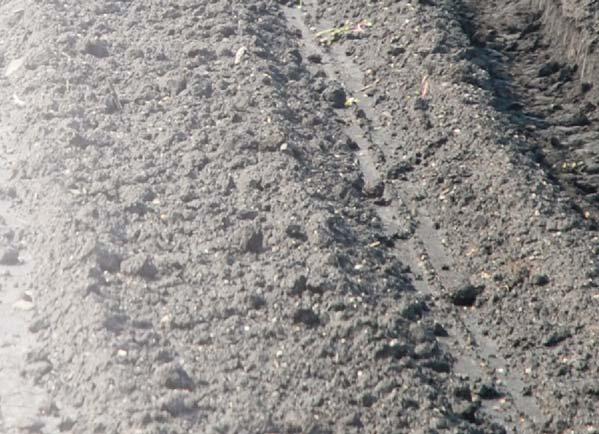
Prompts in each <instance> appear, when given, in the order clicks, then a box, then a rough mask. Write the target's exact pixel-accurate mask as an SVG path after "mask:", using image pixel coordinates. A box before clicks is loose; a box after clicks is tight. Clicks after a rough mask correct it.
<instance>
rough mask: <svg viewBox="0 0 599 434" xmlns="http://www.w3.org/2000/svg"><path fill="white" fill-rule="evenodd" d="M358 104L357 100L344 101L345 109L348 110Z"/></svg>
mask: <svg viewBox="0 0 599 434" xmlns="http://www.w3.org/2000/svg"><path fill="white" fill-rule="evenodd" d="M359 102H360V100H359V99H358V98H347V99H346V100H345V103H344V104H345V107H347V108H350V107H351V106H354V105H357V104H358V103H359Z"/></svg>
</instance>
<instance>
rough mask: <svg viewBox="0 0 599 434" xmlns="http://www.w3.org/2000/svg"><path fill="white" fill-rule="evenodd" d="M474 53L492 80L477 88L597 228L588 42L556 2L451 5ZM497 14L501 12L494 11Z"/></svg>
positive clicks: (597, 146) (598, 159)
mask: <svg viewBox="0 0 599 434" xmlns="http://www.w3.org/2000/svg"><path fill="white" fill-rule="evenodd" d="M453 9H454V10H457V11H458V12H457V15H458V20H459V21H460V23H461V25H462V28H463V29H464V31H465V33H466V34H467V35H468V36H469V38H470V40H471V42H472V45H473V50H472V52H471V53H470V54H469V56H471V58H472V59H475V62H477V64H479V65H481V66H482V67H484V68H485V69H486V70H487V71H488V73H489V76H490V79H489V81H488V82H486V83H484V82H477V83H475V84H476V85H479V86H481V87H483V88H485V89H488V90H490V91H492V92H493V94H494V96H495V99H494V101H493V105H494V106H495V108H496V109H497V110H498V111H500V112H502V113H504V114H505V115H506V117H507V118H508V119H509V121H510V122H511V123H512V125H513V126H514V127H515V128H516V129H517V130H518V131H519V132H520V134H521V135H522V136H523V137H525V142H526V145H524V146H523V148H522V152H523V153H525V154H527V155H528V156H530V158H531V159H532V160H533V161H535V162H537V163H539V164H541V165H542V166H543V167H544V168H545V170H546V171H547V173H548V175H549V177H550V179H552V180H553V181H554V182H555V183H556V184H559V185H560V186H561V187H562V188H563V189H565V190H566V191H567V192H568V194H569V195H570V197H571V199H572V204H573V207H574V208H575V209H576V210H577V211H578V212H579V213H580V214H581V215H582V216H583V217H584V218H585V219H586V220H587V221H588V222H589V227H590V229H592V230H596V229H597V227H598V226H597V216H598V214H597V210H598V209H599V208H598V207H599V140H598V139H599V123H598V120H599V117H598V113H597V110H596V109H597V107H596V105H595V104H594V101H596V91H595V90H594V89H593V71H594V66H593V63H594V61H591V60H590V59H589V58H588V51H589V48H588V45H589V44H588V39H589V36H588V35H587V34H584V33H583V32H582V31H581V30H580V29H577V28H576V27H575V26H574V24H573V23H572V22H570V21H568V20H567V19H566V18H565V17H563V16H561V14H560V9H561V7H560V4H559V3H558V2H546V1H528V0H525V1H502V2H496V1H495V2H484V3H480V2H472V1H460V2H454V7H453ZM498 11H500V12H498Z"/></svg>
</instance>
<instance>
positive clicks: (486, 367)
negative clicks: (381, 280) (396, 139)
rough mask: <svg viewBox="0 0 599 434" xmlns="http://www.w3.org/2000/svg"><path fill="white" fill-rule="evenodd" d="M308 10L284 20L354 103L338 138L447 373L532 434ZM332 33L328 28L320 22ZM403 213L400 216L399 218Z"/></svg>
mask: <svg viewBox="0 0 599 434" xmlns="http://www.w3.org/2000/svg"><path fill="white" fill-rule="evenodd" d="M312 6H313V5H312V4H311V3H310V2H302V7H289V8H285V14H286V16H287V18H288V20H289V22H290V23H291V24H292V25H294V26H295V27H297V28H298V29H299V30H300V31H301V34H302V38H303V44H304V45H303V47H302V48H303V50H304V53H303V54H304V55H305V56H308V55H310V54H314V53H318V55H319V56H320V57H321V58H322V65H319V66H321V67H322V69H323V70H324V71H325V72H326V74H327V76H329V77H330V78H333V79H336V80H338V81H340V82H341V83H343V85H344V87H345V89H346V91H347V93H348V95H351V96H352V97H355V98H356V101H357V108H355V110H346V111H345V113H349V114H347V115H345V114H342V113H343V112H344V111H343V110H340V111H339V113H340V115H341V116H342V117H343V119H344V121H345V125H346V128H345V130H346V133H347V134H348V135H349V136H350V137H351V138H352V139H353V140H354V141H355V143H356V144H357V146H358V150H357V151H356V155H357V158H358V160H359V164H360V167H361V170H362V173H363V176H364V182H365V184H366V185H383V184H384V194H383V195H382V197H380V198H377V199H375V200H374V203H375V206H376V210H377V213H378V216H379V217H380V220H381V222H382V223H383V225H384V226H385V228H386V229H387V232H388V236H389V237H390V238H391V239H394V240H395V244H394V247H393V248H394V251H395V255H396V257H397V258H398V260H399V261H401V262H402V263H404V264H407V265H408V266H409V267H410V270H411V275H412V281H413V285H414V287H415V288H416V290H417V291H418V292H419V293H420V294H422V296H424V297H425V298H426V299H427V300H428V303H429V305H430V309H431V310H430V312H429V316H430V317H431V318H433V319H435V320H442V322H444V323H445V324H446V325H447V326H448V327H449V334H448V335H447V337H439V341H440V342H442V344H443V346H444V347H445V349H446V350H447V351H448V352H449V353H450V354H451V355H452V357H453V358H454V363H453V368H452V369H453V372H454V373H455V374H457V375H458V376H460V377H463V378H465V379H469V380H471V381H474V382H478V383H481V382H482V383H485V385H489V384H491V385H493V386H496V387H497V389H498V390H499V391H500V395H501V398H500V399H493V400H482V401H480V400H479V401H478V403H479V405H480V406H481V409H482V411H483V412H484V413H485V414H486V415H488V417H490V418H491V420H493V421H494V422H496V423H497V424H499V425H501V426H503V427H505V429H507V430H508V432H534V431H538V430H539V427H540V426H542V425H543V423H544V421H545V418H544V416H543V414H542V412H541V410H540V408H539V406H538V404H537V402H536V400H535V398H534V397H531V396H529V395H528V394H527V393H526V386H525V383H524V381H523V380H522V378H521V377H520V376H519V375H518V373H516V372H512V371H510V369H509V368H508V366H509V365H508V363H507V361H506V360H505V359H504V358H503V357H502V356H501V354H500V351H499V349H498V346H497V345H496V344H495V343H494V342H493V340H492V339H490V338H489V337H487V336H485V334H486V333H485V332H484V331H483V329H482V328H481V327H480V325H479V324H478V323H477V321H476V320H475V319H474V318H473V317H471V316H470V315H469V310H470V309H474V307H472V306H464V307H461V306H454V305H453V304H452V302H451V301H450V299H451V294H452V293H455V292H456V291H458V290H459V289H460V288H462V287H464V286H465V285H468V278H467V276H464V275H463V274H462V273H460V272H457V271H454V261H453V260H452V258H451V256H450V255H449V254H448V252H447V251H446V248H445V246H444V239H443V235H442V232H440V231H439V230H438V228H437V227H435V223H434V222H433V219H432V218H431V215H430V212H429V211H428V210H426V209H424V207H422V206H419V205H418V203H417V202H414V200H413V199H412V198H413V197H415V196H417V195H418V190H417V188H415V187H414V186H413V185H411V184H409V183H406V182H400V181H398V180H392V181H391V182H389V181H388V179H387V178H388V177H387V176H385V174H384V173H383V170H384V161H386V160H387V159H393V158H394V157H393V152H392V150H391V149H387V147H388V145H387V143H389V142H390V141H392V140H393V139H392V137H391V136H390V135H389V132H388V131H387V130H386V129H384V128H380V127H375V126H374V125H375V123H374V122H373V120H374V119H379V118H381V113H378V112H377V111H378V108H377V107H376V102H375V101H374V99H373V98H371V97H370V96H368V95H366V94H365V93H364V90H365V89H366V88H365V87H364V86H363V83H364V81H363V78H364V77H363V74H362V72H361V70H360V69H359V68H358V67H357V66H356V65H355V64H354V63H353V62H352V60H350V59H348V57H347V56H346V55H345V53H344V52H343V48H342V47H339V46H335V45H331V46H328V47H326V48H325V47H322V46H321V45H320V44H319V43H318V42H317V39H316V38H315V29H313V28H310V27H309V26H308V25H307V24H306V21H305V19H304V18H305V15H306V13H309V12H310V10H311V7H312ZM319 24H321V25H325V27H330V28H333V27H334V26H333V25H332V23H328V24H329V26H326V24H327V23H322V22H320V23H319ZM406 215H407V216H408V217H407V219H406V218H405V217H403V216H406Z"/></svg>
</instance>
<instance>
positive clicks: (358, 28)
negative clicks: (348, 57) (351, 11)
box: [316, 20, 372, 45]
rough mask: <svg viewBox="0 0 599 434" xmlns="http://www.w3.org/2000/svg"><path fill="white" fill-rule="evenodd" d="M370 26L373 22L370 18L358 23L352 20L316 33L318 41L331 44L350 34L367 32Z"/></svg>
mask: <svg viewBox="0 0 599 434" xmlns="http://www.w3.org/2000/svg"><path fill="white" fill-rule="evenodd" d="M369 27H372V22H370V21H369V20H361V21H359V22H358V23H356V24H354V23H352V22H351V21H350V22H347V23H345V24H344V25H342V26H339V27H333V28H332V29H326V30H322V31H320V32H318V33H317V34H316V39H318V43H320V44H322V45H331V44H333V43H335V42H338V41H339V40H341V39H342V38H344V37H347V36H349V35H358V34H360V33H365V32H366V29H367V28H369Z"/></svg>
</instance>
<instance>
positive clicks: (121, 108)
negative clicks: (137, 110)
mask: <svg viewBox="0 0 599 434" xmlns="http://www.w3.org/2000/svg"><path fill="white" fill-rule="evenodd" d="M108 87H109V88H110V93H112V98H114V103H115V104H116V107H117V108H118V109H119V111H120V112H122V111H123V105H122V104H121V100H120V99H119V95H118V94H117V93H116V89H115V88H114V86H113V85H112V83H110V82H109V83H108Z"/></svg>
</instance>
